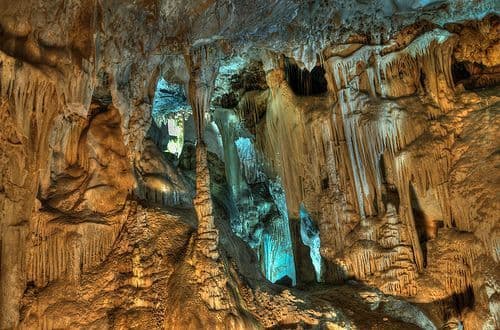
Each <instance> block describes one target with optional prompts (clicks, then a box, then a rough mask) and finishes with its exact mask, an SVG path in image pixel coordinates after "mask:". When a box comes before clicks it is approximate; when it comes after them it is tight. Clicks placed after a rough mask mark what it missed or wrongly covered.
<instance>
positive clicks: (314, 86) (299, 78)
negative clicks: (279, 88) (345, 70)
mask: <svg viewBox="0 0 500 330" xmlns="http://www.w3.org/2000/svg"><path fill="white" fill-rule="evenodd" d="M285 75H286V81H287V82H288V84H289V85H290V87H291V88H292V90H293V92H294V93H295V95H299V96H311V95H321V94H324V93H326V91H327V90H328V84H327V81H326V79H325V69H324V68H323V66H319V65H318V66H315V67H314V69H312V71H311V72H309V71H308V70H307V69H301V68H299V67H298V65H297V64H296V63H294V62H292V61H291V60H290V59H288V58H286V59H285Z"/></svg>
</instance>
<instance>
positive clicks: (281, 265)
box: [263, 181, 297, 285]
mask: <svg viewBox="0 0 500 330" xmlns="http://www.w3.org/2000/svg"><path fill="white" fill-rule="evenodd" d="M269 192H270V193H271V196H272V197H273V200H274V202H275V204H276V206H277V208H278V212H279V214H280V216H279V217H276V218H274V219H273V221H272V223H271V224H270V225H269V226H268V228H266V231H265V232H264V236H263V240H264V260H263V261H264V271H265V275H266V278H267V279H268V280H270V281H271V282H276V281H277V280H279V279H281V278H283V277H284V276H288V277H289V278H290V279H291V280H292V284H293V285H295V284H296V283H297V279H296V275H295V261H294V258H293V248H292V237H291V234H290V227H289V223H288V221H289V220H288V210H287V206H286V198H285V192H284V190H283V187H282V186H281V183H280V182H279V181H270V182H269Z"/></svg>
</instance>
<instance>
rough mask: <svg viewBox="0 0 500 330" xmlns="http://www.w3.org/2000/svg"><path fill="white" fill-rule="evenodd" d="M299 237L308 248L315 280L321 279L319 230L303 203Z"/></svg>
mask: <svg viewBox="0 0 500 330" xmlns="http://www.w3.org/2000/svg"><path fill="white" fill-rule="evenodd" d="M300 238H301V239H302V242H303V243H304V244H305V245H307V246H308V247H309V249H310V256H311V261H312V264H313V267H314V271H315V272H316V280H317V281H318V282H320V281H321V254H320V247H321V241H320V238H319V230H318V227H317V226H316V224H315V223H314V221H313V220H312V219H311V216H310V215H309V212H307V210H306V208H305V207H304V205H301V206H300Z"/></svg>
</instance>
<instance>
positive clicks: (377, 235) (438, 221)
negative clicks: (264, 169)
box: [257, 29, 497, 296]
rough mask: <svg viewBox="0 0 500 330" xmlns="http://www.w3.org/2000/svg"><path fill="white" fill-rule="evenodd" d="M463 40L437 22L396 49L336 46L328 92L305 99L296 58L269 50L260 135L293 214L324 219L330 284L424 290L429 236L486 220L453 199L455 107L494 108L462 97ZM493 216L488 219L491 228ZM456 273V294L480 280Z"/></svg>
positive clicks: (329, 62) (328, 63)
mask: <svg viewBox="0 0 500 330" xmlns="http://www.w3.org/2000/svg"><path fill="white" fill-rule="evenodd" d="M457 41H458V40H457V36H456V35H454V34H451V33H449V32H448V31H445V30H440V29H435V30H431V31H429V32H426V33H423V34H422V35H420V36H418V37H416V38H415V39H414V40H411V41H408V42H407V44H403V45H400V46H399V48H397V49H394V47H388V46H362V47H357V48H356V47H354V48H353V50H352V51H351V52H350V53H348V54H345V53H342V54H335V53H334V52H333V54H330V56H329V57H328V58H325V60H324V67H325V70H326V74H325V77H326V80H327V81H328V82H329V90H330V93H329V97H324V98H304V97H297V93H296V91H295V90H294V89H293V88H292V86H290V85H289V79H287V78H288V76H289V73H288V71H289V70H290V68H289V64H287V61H286V60H285V61H283V60H281V61H280V60H276V59H272V58H271V59H267V58H265V59H264V60H265V61H267V62H268V63H267V64H266V63H265V65H264V66H265V67H267V68H268V71H267V81H268V85H269V87H270V99H269V101H268V107H267V113H266V117H265V120H263V121H261V122H260V123H259V125H258V128H257V142H258V145H259V146H260V149H261V150H262V151H263V152H264V154H265V155H266V156H267V157H266V158H267V160H268V162H269V165H270V167H271V168H273V169H274V170H275V171H277V172H278V173H279V174H280V175H281V177H282V179H283V184H284V187H285V191H286V194H287V204H288V207H289V211H290V213H291V215H292V216H293V217H296V216H297V213H298V211H299V208H300V203H303V204H304V205H305V206H306V207H307V210H308V211H309V212H310V213H311V216H312V218H313V219H315V221H317V223H318V225H319V229H320V237H321V254H322V256H323V257H324V258H325V259H326V260H327V265H326V268H327V269H328V271H327V272H326V273H327V274H328V275H327V280H328V281H338V280H341V279H345V278H357V279H361V280H363V281H365V282H366V283H370V284H373V285H375V286H377V287H379V288H381V289H382V290H383V291H384V292H387V293H391V294H397V295H405V296H418V295H419V290H420V289H419V288H421V287H422V286H425V285H426V284H423V280H420V277H421V276H419V274H421V273H429V272H427V271H426V266H427V264H428V263H429V262H430V261H429V255H428V250H429V249H430V247H429V246H427V243H428V241H429V240H430V239H432V238H436V235H437V234H436V233H437V232H438V231H439V230H440V229H439V227H442V226H444V227H446V228H456V229H457V230H459V231H469V232H474V231H475V230H476V229H475V228H479V227H478V225H477V218H475V220H473V219H474V217H471V214H470V213H469V214H468V213H467V212H466V211H465V212H463V211H462V208H460V206H458V205H457V207H458V208H454V207H453V206H452V205H454V204H455V202H454V201H453V199H452V198H451V197H450V194H451V193H450V184H449V182H450V171H451V170H452V163H453V161H456V155H454V154H453V153H452V152H451V150H452V148H453V147H454V145H455V143H456V141H457V139H456V137H455V134H459V133H452V132H459V131H460V130H461V129H462V126H463V124H462V123H461V122H460V121H458V120H457V119H455V118H456V117H454V116H456V115H457V114H460V113H462V114H464V112H465V113H468V112H472V111H475V110H477V109H479V108H481V107H484V106H485V105H484V104H483V105H480V104H475V103H474V101H472V102H471V100H473V99H474V97H472V99H471V100H469V99H467V98H463V97H462V98H460V97H457V96H456V95H457V92H456V91H455V82H454V81H453V78H452V54H453V51H454V47H456V44H457ZM283 62H284V63H283ZM487 102H490V101H486V103H485V104H488V103H487ZM422 104H425V106H423V105H422ZM316 109H331V111H317V110H316ZM485 120H487V119H485ZM487 134H488V135H487V136H488V138H487V141H491V140H490V138H489V136H490V133H489V130H488V133H487ZM488 143H490V142H488ZM482 148H485V146H482V147H480V148H478V149H479V150H481V149H482ZM486 148H487V149H488V148H489V147H486ZM488 150H489V149H488ZM454 157H455V158H454ZM311 165H312V166H311ZM482 205H483V204H482ZM419 208H423V209H419ZM485 209H486V210H488V207H485ZM488 212H489V211H488ZM488 214H489V213H488ZM492 219H493V218H491V217H489V218H487V220H485V222H483V224H482V226H483V227H488V228H492V226H494V225H493V224H492ZM485 223H488V225H486V224H485ZM483 233H484V232H483V229H482V228H481V229H478V230H477V233H476V235H477V236H478V237H481V238H482V243H483V244H484V245H485V246H486V251H488V253H489V251H491V252H492V253H489V256H488V257H492V258H493V259H496V258H497V255H496V254H497V252H493V250H494V249H492V248H493V246H494V245H495V243H494V242H493V241H491V239H490V238H489V237H490V236H488V235H483ZM487 255H488V254H487ZM473 259H474V258H473ZM432 262H438V263H439V261H437V260H435V259H434V260H433V261H432ZM467 265H469V266H467V267H466V268H468V269H469V270H468V271H467V272H470V269H471V267H473V266H472V262H471V263H467ZM454 274H455V275H453V278H454V279H455V280H456V281H457V282H456V283H455V282H454V284H449V283H448V284H444V285H443V287H445V288H450V287H453V288H454V289H453V290H451V291H453V292H455V293H457V292H463V291H464V290H465V289H464V288H466V287H467V286H470V285H471V283H472V282H471V279H470V276H469V275H467V273H461V272H459V273H456V272H454ZM445 291H447V292H448V293H449V292H451V291H450V289H445ZM455 293H453V294H455ZM450 294H451V293H450Z"/></svg>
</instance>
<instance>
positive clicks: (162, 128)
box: [150, 77, 192, 159]
mask: <svg viewBox="0 0 500 330" xmlns="http://www.w3.org/2000/svg"><path fill="white" fill-rule="evenodd" d="M191 114H192V111H191V106H190V105H189V104H188V102H187V97H186V93H185V90H184V86H182V85H181V84H176V83H171V82H168V81H167V80H165V79H164V78H163V77H160V79H158V83H157V85H156V90H155V94H154V99H153V108H152V116H153V125H152V128H151V130H150V136H151V137H152V138H153V140H154V141H155V143H156V144H157V146H158V147H159V148H160V149H161V150H162V151H163V152H165V153H167V154H170V155H172V156H173V157H174V158H176V159H178V158H179V156H180V154H181V152H182V149H183V147H184V140H185V139H184V138H185V129H186V128H188V127H186V126H189V125H186V124H187V121H188V120H189V119H190V117H191Z"/></svg>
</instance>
